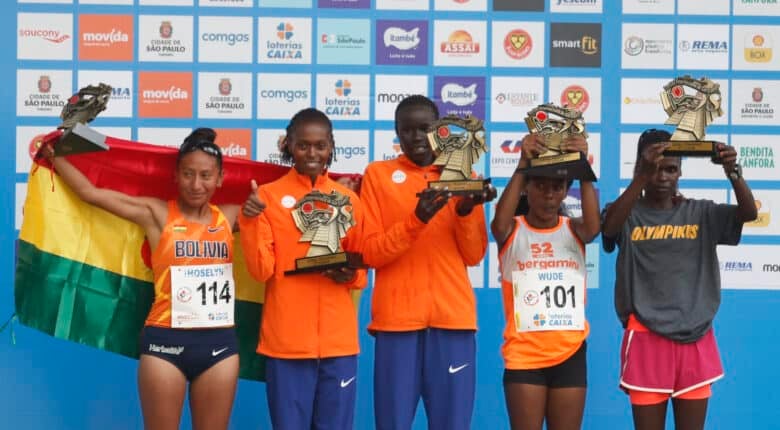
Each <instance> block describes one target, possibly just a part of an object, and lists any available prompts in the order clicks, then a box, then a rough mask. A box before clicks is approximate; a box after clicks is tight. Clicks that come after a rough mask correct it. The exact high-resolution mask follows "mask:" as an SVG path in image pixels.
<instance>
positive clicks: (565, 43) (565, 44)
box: [552, 36, 599, 55]
mask: <svg viewBox="0 0 780 430" xmlns="http://www.w3.org/2000/svg"><path fill="white" fill-rule="evenodd" d="M552 47H553V48H555V49H562V48H563V49H575V50H578V51H580V52H582V53H583V54H585V55H595V54H598V52H599V45H598V39H596V38H595V37H592V36H582V38H580V39H577V40H572V39H563V40H553V42H552Z"/></svg>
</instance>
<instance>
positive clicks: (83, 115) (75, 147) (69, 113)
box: [54, 83, 111, 156]
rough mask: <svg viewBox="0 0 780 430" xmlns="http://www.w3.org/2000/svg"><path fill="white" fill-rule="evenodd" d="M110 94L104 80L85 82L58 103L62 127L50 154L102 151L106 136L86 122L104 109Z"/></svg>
mask: <svg viewBox="0 0 780 430" xmlns="http://www.w3.org/2000/svg"><path fill="white" fill-rule="evenodd" d="M109 98H111V87H110V86H109V85H106V84H103V83H101V84H99V85H98V86H94V85H89V86H86V87H84V88H82V89H80V90H79V92H78V93H76V94H74V95H72V96H71V97H70V98H69V99H68V102H67V103H66V104H65V106H63V107H62V112H61V113H60V118H61V119H62V124H60V125H59V126H58V127H57V128H59V129H64V130H65V132H64V133H63V134H62V137H61V138H60V141H59V142H57V144H56V145H54V155H56V156H61V155H74V154H81V153H84V152H95V151H106V150H108V145H106V136H104V135H103V134H101V133H98V132H97V131H95V130H94V129H92V128H90V127H89V126H87V125H86V124H87V123H88V122H90V121H92V120H93V119H95V117H97V115H98V114H99V113H100V112H103V111H104V110H106V104H107V103H108V99H109Z"/></svg>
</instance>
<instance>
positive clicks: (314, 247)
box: [284, 190, 363, 275]
mask: <svg viewBox="0 0 780 430" xmlns="http://www.w3.org/2000/svg"><path fill="white" fill-rule="evenodd" d="M292 217H293V220H294V221H295V226H296V227H298V230H300V231H301V233H303V234H302V235H301V238H300V239H299V242H310V243H311V246H310V247H309V251H308V252H307V253H306V256H305V257H303V258H297V259H296V260H295V270H288V271H285V272H284V274H285V275H295V274H300V273H312V272H322V271H324V270H327V269H335V268H340V267H350V268H353V269H356V268H360V267H363V259H362V257H361V256H360V254H356V253H351V252H344V251H343V250H342V249H341V239H343V238H344V236H346V235H347V231H348V230H349V229H350V228H352V227H353V226H354V225H355V224H356V222H355V218H354V217H353V215H352V203H351V202H350V200H349V196H347V195H344V194H341V193H339V192H337V191H335V190H334V191H331V193H330V194H325V193H323V192H321V191H319V190H314V191H312V192H310V193H309V194H306V195H305V196H303V197H301V199H300V200H298V202H297V203H296V204H295V206H294V209H293V211H292Z"/></svg>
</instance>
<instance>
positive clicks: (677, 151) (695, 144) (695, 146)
mask: <svg viewBox="0 0 780 430" xmlns="http://www.w3.org/2000/svg"><path fill="white" fill-rule="evenodd" d="M664 143H668V144H669V147H668V148H666V150H664V153H663V154H664V155H666V156H669V157H708V158H710V159H712V161H716V160H718V158H719V157H718V151H716V150H715V144H716V143H717V142H715V141H712V140H672V141H669V142H664Z"/></svg>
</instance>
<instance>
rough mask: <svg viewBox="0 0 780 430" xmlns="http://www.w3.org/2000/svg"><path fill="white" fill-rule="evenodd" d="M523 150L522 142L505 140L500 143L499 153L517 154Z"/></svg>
mask: <svg viewBox="0 0 780 430" xmlns="http://www.w3.org/2000/svg"><path fill="white" fill-rule="evenodd" d="M522 150H523V141H522V140H512V139H507V140H505V141H503V142H502V143H501V152H503V153H504V154H519V153H520V151H522Z"/></svg>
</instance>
